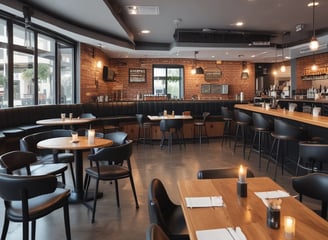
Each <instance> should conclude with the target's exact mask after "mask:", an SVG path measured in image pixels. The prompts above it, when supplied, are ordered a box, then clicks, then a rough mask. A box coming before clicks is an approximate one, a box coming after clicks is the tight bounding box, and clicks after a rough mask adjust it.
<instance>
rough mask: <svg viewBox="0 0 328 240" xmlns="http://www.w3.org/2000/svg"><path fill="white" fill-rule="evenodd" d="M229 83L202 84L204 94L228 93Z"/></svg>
mask: <svg viewBox="0 0 328 240" xmlns="http://www.w3.org/2000/svg"><path fill="white" fill-rule="evenodd" d="M228 89H229V88H228V84H202V85H201V93H202V94H210V93H211V94H228Z"/></svg>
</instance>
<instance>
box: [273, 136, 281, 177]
mask: <svg viewBox="0 0 328 240" xmlns="http://www.w3.org/2000/svg"><path fill="white" fill-rule="evenodd" d="M279 147H280V140H279V139H278V140H277V150H276V167H275V170H274V180H276V178H277V168H278V164H279V152H280V149H279Z"/></svg>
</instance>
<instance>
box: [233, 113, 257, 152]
mask: <svg viewBox="0 0 328 240" xmlns="http://www.w3.org/2000/svg"><path fill="white" fill-rule="evenodd" d="M234 116H235V121H236V135H235V144H234V148H233V152H236V147H237V144H238V140H239V139H240V135H241V141H242V146H243V156H244V158H245V150H246V143H247V135H248V134H247V132H248V130H249V129H248V127H249V126H250V124H251V122H252V118H251V117H250V116H249V115H248V114H247V113H244V112H241V111H239V110H238V109H235V110H234Z"/></svg>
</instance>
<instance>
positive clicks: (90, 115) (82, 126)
mask: <svg viewBox="0 0 328 240" xmlns="http://www.w3.org/2000/svg"><path fill="white" fill-rule="evenodd" d="M79 118H90V119H93V120H95V119H96V118H97V117H96V116H95V115H93V114H92V113H82V114H81V115H80V116H79ZM79 128H87V129H88V128H89V129H90V128H92V121H91V122H90V123H89V124H80V125H79Z"/></svg>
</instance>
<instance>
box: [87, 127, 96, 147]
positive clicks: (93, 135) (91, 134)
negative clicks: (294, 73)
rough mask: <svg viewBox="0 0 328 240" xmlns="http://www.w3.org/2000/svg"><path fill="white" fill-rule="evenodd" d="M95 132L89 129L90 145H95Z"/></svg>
mask: <svg viewBox="0 0 328 240" xmlns="http://www.w3.org/2000/svg"><path fill="white" fill-rule="evenodd" d="M95 134H96V132H95V130H94V129H89V130H88V144H94V143H95Z"/></svg>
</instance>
